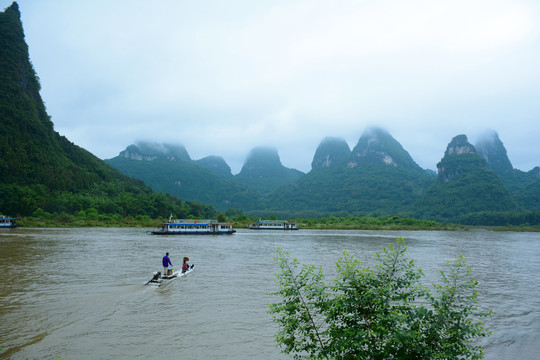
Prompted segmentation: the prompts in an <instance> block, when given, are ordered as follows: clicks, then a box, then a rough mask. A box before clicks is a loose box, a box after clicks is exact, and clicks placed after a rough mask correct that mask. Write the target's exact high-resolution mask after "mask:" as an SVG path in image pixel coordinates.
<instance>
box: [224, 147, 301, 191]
mask: <svg viewBox="0 0 540 360" xmlns="http://www.w3.org/2000/svg"><path fill="white" fill-rule="evenodd" d="M302 175H304V173H303V172H301V171H299V170H295V169H289V168H287V167H285V166H283V164H282V163H281V160H280V158H279V155H278V152H277V149H275V148H269V147H263V146H260V147H256V148H254V149H252V150H251V151H250V152H249V154H248V156H247V159H246V161H245V163H244V165H243V166H242V170H240V172H239V173H238V174H237V175H236V176H235V177H234V181H235V182H236V183H237V184H241V185H244V186H247V187H249V188H252V189H254V190H256V191H258V192H260V193H261V194H267V193H269V192H271V191H273V190H275V189H276V188H278V187H279V186H282V185H285V184H288V183H290V182H293V181H295V180H297V179H298V178H300V177H301V176H302Z"/></svg>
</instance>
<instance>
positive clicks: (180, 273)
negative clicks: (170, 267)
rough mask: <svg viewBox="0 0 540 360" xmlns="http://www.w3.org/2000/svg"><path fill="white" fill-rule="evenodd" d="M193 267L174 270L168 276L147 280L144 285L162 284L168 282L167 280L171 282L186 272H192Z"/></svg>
mask: <svg viewBox="0 0 540 360" xmlns="http://www.w3.org/2000/svg"><path fill="white" fill-rule="evenodd" d="M194 269H195V268H194V267H192V268H189V269H188V270H186V271H185V272H175V273H173V274H172V275H169V276H161V277H160V278H159V279H157V280H150V281H149V282H147V283H146V285H152V286H162V285H165V284H168V283H169V282H171V281H173V280H176V279H178V278H181V277H184V276H186V275H187V274H189V273H191V272H193V270H194Z"/></svg>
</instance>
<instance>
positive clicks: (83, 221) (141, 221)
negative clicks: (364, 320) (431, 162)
mask: <svg viewBox="0 0 540 360" xmlns="http://www.w3.org/2000/svg"><path fill="white" fill-rule="evenodd" d="M163 221H166V219H163V218H160V219H151V218H149V217H148V216H143V215H140V216H136V217H131V216H127V217H121V216H118V215H97V216H95V217H93V218H88V217H79V216H75V215H69V214H60V215H55V216H48V217H23V218H21V219H20V220H19V221H18V224H19V225H20V226H23V227H29V228H79V227H105V228H106V227H139V228H157V227H158V226H159V225H160V224H161V223H162V222H163ZM230 221H231V222H233V223H234V227H235V228H237V229H245V228H248V227H249V225H250V224H251V223H252V222H254V221H256V219H254V218H248V217H245V216H243V217H241V218H238V219H234V218H233V219H231V220H230ZM296 222H297V223H298V227H299V228H300V229H317V230H440V231H455V230H469V229H486V230H492V231H516V232H540V225H534V226H531V225H528V224H526V225H520V226H511V225H510V226H468V225H460V224H448V223H439V222H436V221H429V220H416V219H409V218H400V217H396V216H394V217H378V218H373V217H362V218H359V217H348V218H334V217H331V218H313V219H299V220H296Z"/></svg>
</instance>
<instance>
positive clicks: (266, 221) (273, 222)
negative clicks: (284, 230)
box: [257, 220, 294, 224]
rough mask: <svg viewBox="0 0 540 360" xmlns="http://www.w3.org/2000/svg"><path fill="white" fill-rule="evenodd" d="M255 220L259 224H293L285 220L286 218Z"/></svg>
mask: <svg viewBox="0 0 540 360" xmlns="http://www.w3.org/2000/svg"><path fill="white" fill-rule="evenodd" d="M257 222H258V223H261V224H279V223H289V224H294V222H291V221H287V220H259V221H257Z"/></svg>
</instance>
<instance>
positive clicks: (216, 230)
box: [150, 219, 236, 235]
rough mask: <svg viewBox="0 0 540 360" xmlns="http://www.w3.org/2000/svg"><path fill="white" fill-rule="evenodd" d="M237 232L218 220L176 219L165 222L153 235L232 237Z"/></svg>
mask: <svg viewBox="0 0 540 360" xmlns="http://www.w3.org/2000/svg"><path fill="white" fill-rule="evenodd" d="M235 232H236V230H235V229H233V224H232V223H228V222H218V221H217V220H207V219H206V220H200V219H176V220H172V219H169V221H167V222H164V223H162V224H161V226H160V227H159V229H158V230H157V231H151V232H150V233H151V234H153V235H231V234H234V233H235Z"/></svg>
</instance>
